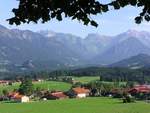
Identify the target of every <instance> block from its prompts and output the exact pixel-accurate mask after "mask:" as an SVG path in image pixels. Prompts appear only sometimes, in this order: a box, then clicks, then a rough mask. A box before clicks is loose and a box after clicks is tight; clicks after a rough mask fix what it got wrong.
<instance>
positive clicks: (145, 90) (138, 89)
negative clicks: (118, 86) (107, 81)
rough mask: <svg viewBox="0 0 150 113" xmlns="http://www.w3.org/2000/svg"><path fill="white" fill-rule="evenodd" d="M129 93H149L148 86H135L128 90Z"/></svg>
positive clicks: (149, 88)
mask: <svg viewBox="0 0 150 113" xmlns="http://www.w3.org/2000/svg"><path fill="white" fill-rule="evenodd" d="M129 92H130V93H132V92H138V93H149V92H150V87H149V85H137V86H135V87H133V88H132V89H130V90H129Z"/></svg>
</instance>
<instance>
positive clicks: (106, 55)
mask: <svg viewBox="0 0 150 113" xmlns="http://www.w3.org/2000/svg"><path fill="white" fill-rule="evenodd" d="M143 33H144V32H138V31H131V30H130V31H127V32H125V33H122V34H120V35H117V36H115V37H114V38H113V40H112V41H111V44H110V45H109V47H108V49H106V50H105V51H104V52H103V53H100V54H99V55H97V56H96V57H95V58H94V59H95V63H100V64H105V65H108V64H111V63H115V62H118V61H120V60H123V59H125V58H129V57H131V56H135V55H138V54H140V53H145V54H150V45H148V43H149V44H150V33H147V32H145V33H146V34H143ZM140 36H141V37H140ZM148 37H149V38H148Z"/></svg>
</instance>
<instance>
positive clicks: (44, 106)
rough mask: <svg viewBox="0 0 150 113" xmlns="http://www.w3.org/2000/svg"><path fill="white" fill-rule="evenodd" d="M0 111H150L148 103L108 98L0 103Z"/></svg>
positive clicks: (146, 112) (20, 112) (91, 112)
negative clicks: (126, 101)
mask: <svg viewBox="0 0 150 113" xmlns="http://www.w3.org/2000/svg"><path fill="white" fill-rule="evenodd" d="M0 108H1V109H0V113H150V104H148V103H145V102H136V103H128V104H123V103H122V101H121V100H117V99H110V98H100V97H95V98H94V97H93V98H86V99H67V100H50V101H41V102H30V103H0Z"/></svg>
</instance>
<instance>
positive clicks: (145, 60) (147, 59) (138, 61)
mask: <svg viewBox="0 0 150 113" xmlns="http://www.w3.org/2000/svg"><path fill="white" fill-rule="evenodd" d="M110 66H111V67H127V68H132V69H137V68H143V67H150V56H149V55H147V54H139V55H136V56H132V57H130V58H128V59H124V60H121V61H119V62H117V63H114V64H111V65H110Z"/></svg>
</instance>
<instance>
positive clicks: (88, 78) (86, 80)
mask: <svg viewBox="0 0 150 113" xmlns="http://www.w3.org/2000/svg"><path fill="white" fill-rule="evenodd" d="M73 78H74V80H76V81H78V82H81V83H88V82H91V81H95V80H99V79H100V77H99V76H95V77H90V76H84V77H73Z"/></svg>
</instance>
